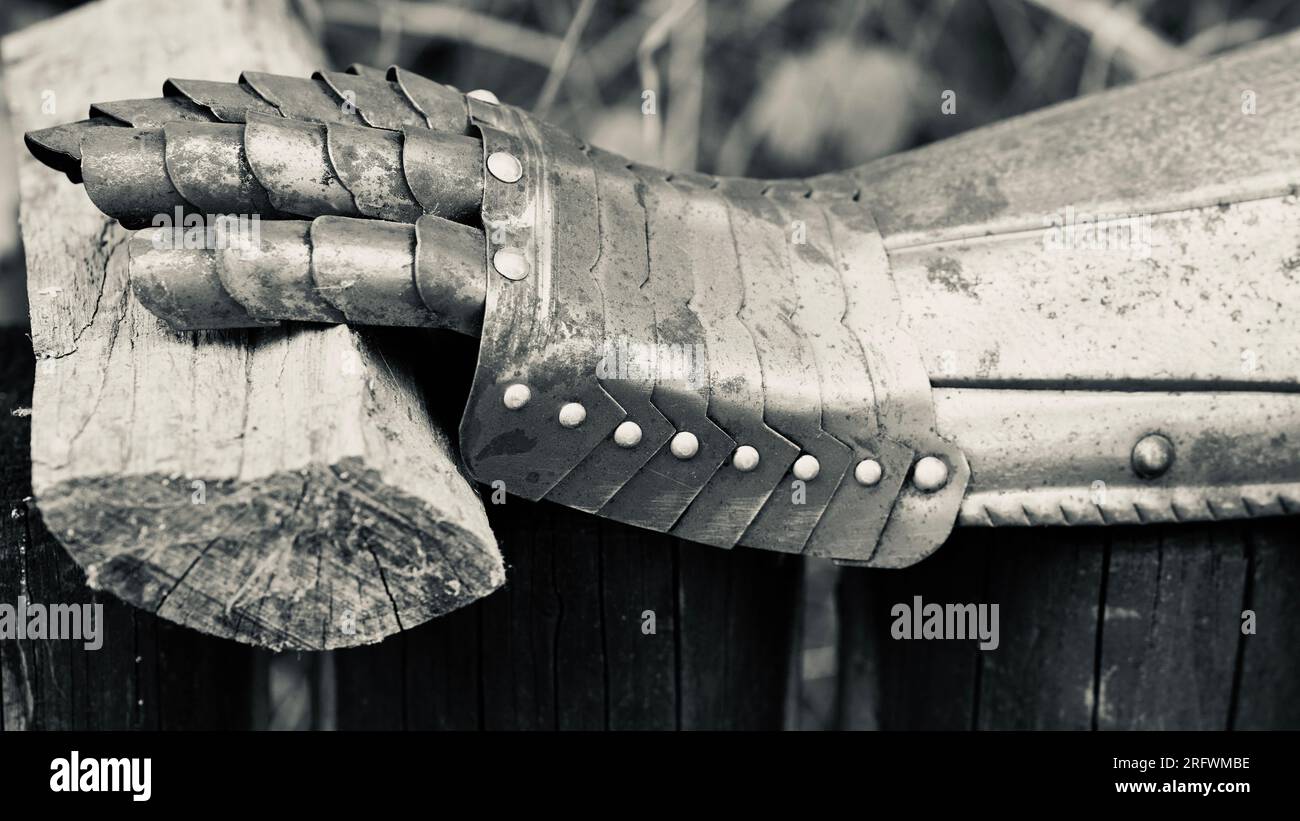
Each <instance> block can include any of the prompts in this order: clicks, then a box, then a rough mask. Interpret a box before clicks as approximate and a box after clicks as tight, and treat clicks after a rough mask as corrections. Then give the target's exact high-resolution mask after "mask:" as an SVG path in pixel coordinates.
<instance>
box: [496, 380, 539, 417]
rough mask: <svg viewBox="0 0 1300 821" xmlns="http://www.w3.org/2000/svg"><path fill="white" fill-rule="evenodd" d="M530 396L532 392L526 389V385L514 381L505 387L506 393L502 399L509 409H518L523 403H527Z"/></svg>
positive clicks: (531, 396)
mask: <svg viewBox="0 0 1300 821" xmlns="http://www.w3.org/2000/svg"><path fill="white" fill-rule="evenodd" d="M532 398H533V392H532V391H531V390H529V389H528V386H527V385H520V384H519V383H517V382H516V383H515V384H513V385H511V386H510V387H508V388H506V394H505V397H503V399H502V401H503V402H505V404H506V407H507V408H509V409H510V410H519V409H520V408H522V407H523V406H524V405H527V404H528V400H529V399H532Z"/></svg>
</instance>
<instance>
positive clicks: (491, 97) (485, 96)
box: [465, 88, 501, 105]
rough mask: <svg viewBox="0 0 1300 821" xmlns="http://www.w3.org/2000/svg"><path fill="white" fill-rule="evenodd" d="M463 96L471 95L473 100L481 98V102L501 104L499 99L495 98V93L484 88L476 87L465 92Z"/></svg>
mask: <svg viewBox="0 0 1300 821" xmlns="http://www.w3.org/2000/svg"><path fill="white" fill-rule="evenodd" d="M465 96H466V97H473V98H474V99H475V100H482V101H483V102H485V103H491V104H492V105H501V101H500V100H498V99H497V95H495V94H493V93H492V92H490V91H488V90H487V89H486V88H476V89H474V90H473V91H467V92H465Z"/></svg>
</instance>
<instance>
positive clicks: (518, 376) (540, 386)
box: [460, 100, 626, 499]
mask: <svg viewBox="0 0 1300 821" xmlns="http://www.w3.org/2000/svg"><path fill="white" fill-rule="evenodd" d="M470 111H471V114H472V115H473V116H474V119H475V121H476V122H477V123H478V124H479V130H480V131H481V132H482V135H483V150H484V152H485V156H489V157H490V156H491V155H492V154H494V153H498V152H500V153H505V154H509V155H510V156H511V157H513V158H515V159H516V161H517V162H518V163H519V166H520V171H521V173H520V176H519V179H518V180H516V181H515V182H511V183H506V182H502V181H500V180H497V179H496V178H492V177H489V178H487V179H485V183H484V197H483V225H484V227H485V229H486V232H487V264H488V289H487V307H486V312H485V316H484V321H483V341H482V345H481V347H480V352H479V363H478V368H477V370H476V372H475V376H474V383H473V386H472V388H471V391H470V398H469V403H468V405H467V409H466V412H465V415H464V417H463V418H462V419H461V426H460V439H461V450H462V455H463V456H464V457H465V460H466V462H467V463H468V465H469V467H470V470H471V471H473V473H474V475H475V476H476V477H477V478H478V479H479V481H482V482H484V483H486V484H491V485H494V486H497V487H501V486H504V488H505V489H506V490H507V491H508V492H510V493H513V494H515V495H517V496H522V497H524V498H527V499H540V498H542V497H543V496H545V495H546V493H547V492H548V491H550V490H551V489H552V488H553V487H554V486H555V485H556V484H557V483H558V482H559V481H560V480H561V479H563V478H564V477H565V476H566V475H567V474H568V473H569V471H571V470H572V469H573V468H574V467H575V466H576V465H577V464H578V463H579V462H581V461H582V460H583V459H584V458H585V457H586V456H587V454H589V453H590V452H591V451H592V450H593V449H595V448H596V446H597V445H599V444H600V442H601V440H603V439H604V438H606V437H608V436H610V435H612V433H613V431H614V428H615V427H616V426H617V425H618V423H619V422H622V421H623V419H624V418H625V417H626V413H625V411H624V410H623V408H622V407H621V406H620V405H619V404H618V402H616V401H615V400H614V399H613V398H612V397H611V396H610V395H609V394H608V393H607V392H606V391H605V389H604V388H603V387H602V386H601V385H600V382H599V381H598V380H597V379H596V371H597V368H598V367H599V363H600V357H601V336H602V333H603V330H604V327H605V320H604V305H603V302H602V290H601V283H600V281H599V280H598V279H597V278H596V276H595V275H594V274H593V272H592V270H593V268H594V267H595V265H596V263H597V261H598V258H599V254H600V245H599V240H600V235H601V234H600V224H599V216H598V210H597V209H598V206H597V203H596V197H597V188H596V180H595V172H594V170H593V168H592V165H591V161H590V159H589V158H588V157H587V155H586V154H585V153H584V152H583V151H582V149H581V147H580V146H579V145H578V144H577V143H576V142H575V141H574V140H573V139H572V138H571V137H569V136H568V135H566V134H564V133H563V132H559V131H555V130H553V129H550V128H549V127H548V126H545V125H542V124H538V123H535V122H533V121H531V120H530V119H528V118H527V117H525V116H523V115H522V114H520V113H519V112H517V111H516V110H514V109H512V108H509V107H506V106H499V107H498V106H493V105H490V104H487V103H484V102H482V101H480V100H471V101H470ZM496 126H500V129H498V128H497V127H496ZM505 129H509V130H508V131H507V130H505ZM496 483H501V484H496Z"/></svg>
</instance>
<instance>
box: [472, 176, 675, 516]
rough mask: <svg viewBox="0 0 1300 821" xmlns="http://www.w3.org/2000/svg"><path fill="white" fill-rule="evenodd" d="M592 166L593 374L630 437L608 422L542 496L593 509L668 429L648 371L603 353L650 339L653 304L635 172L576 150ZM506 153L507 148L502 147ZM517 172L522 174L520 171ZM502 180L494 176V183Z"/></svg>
mask: <svg viewBox="0 0 1300 821" xmlns="http://www.w3.org/2000/svg"><path fill="white" fill-rule="evenodd" d="M584 153H585V155H586V158H587V160H588V162H590V163H591V165H592V167H593V169H594V170H595V171H596V174H595V181H596V192H595V193H596V207H597V208H598V209H599V213H598V214H597V216H596V223H595V225H596V227H597V230H598V231H599V242H600V248H599V250H598V254H597V258H596V263H595V266H594V267H593V268H592V271H591V273H592V275H593V276H594V277H595V278H596V280H597V281H598V282H599V283H600V286H601V294H602V298H603V305H602V314H603V315H604V319H605V327H604V335H603V343H602V345H601V358H600V360H599V362H598V364H597V368H596V373H595V377H596V379H597V380H599V382H600V384H601V386H602V387H603V388H604V389H605V390H606V391H607V392H608V393H609V395H610V396H612V397H614V400H615V401H616V402H618V404H619V405H620V406H622V408H623V410H624V411H625V412H626V413H627V419H626V420H624V422H623V423H622V424H633V425H636V429H637V437H636V438H637V443H636V445H635V446H625V445H621V444H620V443H618V442H616V441H615V440H614V430H610V431H609V436H608V437H606V438H605V439H604V440H602V441H601V442H600V443H599V444H598V445H596V447H595V448H594V449H593V450H592V451H591V453H589V454H588V455H587V457H586V458H585V459H583V460H582V461H581V462H579V463H578V464H577V465H575V466H574V468H573V469H572V470H571V471H569V474H568V475H567V476H565V477H564V478H563V479H561V480H560V481H559V483H558V484H556V486H555V487H553V488H551V490H550V491H549V492H547V494H546V498H547V499H550V500H551V501H554V502H559V503H560V504H563V505H567V506H569V507H574V508H577V509H579V510H585V511H587V512H590V513H594V512H595V511H598V510H600V509H601V508H602V507H604V506H605V504H606V503H607V502H608V501H609V500H610V499H611V498H612V497H613V496H614V494H615V493H617V492H618V490H619V489H620V488H621V487H623V485H625V484H626V483H627V481H628V480H629V479H631V478H632V477H633V476H634V475H636V474H637V473H638V472H640V471H641V470H642V469H643V468H644V467H645V464H646V462H648V461H649V460H650V458H651V457H652V456H653V455H654V453H655V451H656V450H658V449H659V448H660V447H661V446H663V445H664V444H665V443H667V442H668V441H669V440H670V439H672V437H673V434H674V433H675V432H676V429H675V428H674V427H673V425H672V423H670V422H669V421H668V419H667V418H665V417H664V415H663V414H662V413H661V412H660V411H659V409H658V408H656V407H655V405H654V403H653V402H652V401H651V394H652V393H653V391H654V385H655V377H654V374H653V373H648V372H645V371H643V370H640V369H636V368H633V369H627V368H620V367H619V364H620V363H618V362H617V361H611V360H612V358H613V356H612V353H611V352H612V351H614V350H617V348H618V346H619V345H620V344H625V345H631V346H635V347H638V348H645V347H648V346H651V345H653V344H654V341H655V306H654V302H653V301H652V300H651V299H650V296H649V294H647V293H646V292H645V290H644V286H645V284H646V281H647V280H648V279H649V276H650V272H649V267H648V262H647V259H648V257H647V249H646V222H645V209H644V207H643V206H642V205H641V198H640V194H639V191H638V182H639V181H638V180H637V178H636V176H635V175H633V174H632V172H631V171H629V170H628V169H627V167H626V164H625V162H624V161H623V160H622V159H620V158H616V157H612V156H611V155H609V154H605V153H604V152H592V151H586V152H584ZM508 156H513V155H508ZM520 179H522V176H521V177H520ZM503 182H504V183H506V184H510V182H512V181H510V180H508V179H507V180H499V179H498V180H497V181H496V182H495V183H494V184H501V183H503Z"/></svg>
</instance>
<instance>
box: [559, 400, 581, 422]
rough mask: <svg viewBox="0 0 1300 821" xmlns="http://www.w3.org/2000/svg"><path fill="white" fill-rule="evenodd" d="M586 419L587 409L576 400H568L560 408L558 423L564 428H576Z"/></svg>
mask: <svg viewBox="0 0 1300 821" xmlns="http://www.w3.org/2000/svg"><path fill="white" fill-rule="evenodd" d="M586 419H587V409H586V408H584V407H583V406H582V405H581V404H580V403H578V402H570V403H568V404H567V405H565V406H564V407H562V408H560V424H561V425H563V426H564V427H566V428H576V427H577V426H578V425H581V424H582V423H583V422H584V421H586Z"/></svg>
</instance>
